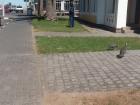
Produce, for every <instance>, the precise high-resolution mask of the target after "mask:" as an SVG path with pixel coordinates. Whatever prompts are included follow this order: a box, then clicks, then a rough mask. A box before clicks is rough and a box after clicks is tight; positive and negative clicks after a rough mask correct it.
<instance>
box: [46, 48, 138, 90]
mask: <svg viewBox="0 0 140 105" xmlns="http://www.w3.org/2000/svg"><path fill="white" fill-rule="evenodd" d="M118 53H119V52H116V51H115V52H114V51H113V52H88V53H66V54H65V53H64V54H56V55H47V56H46V57H45V58H44V62H46V63H45V65H46V66H49V67H53V68H52V69H51V68H46V69H45V70H44V72H51V71H54V72H53V73H51V74H49V73H45V75H44V77H45V79H46V81H47V77H54V78H56V77H58V76H59V79H61V78H62V79H61V80H63V81H61V82H60V84H61V85H64V86H65V88H63V90H62V88H61V91H65V92H67V91H68V92H70V91H71V92H74V91H76V92H77V91H97V90H115V89H125V88H139V87H140V84H139V83H140V78H139V77H140V62H139V61H140V51H139V50H136V51H128V53H127V55H126V56H125V57H124V58H123V59H117V58H116V55H117V54H118ZM47 58H49V59H47ZM58 58H59V59H58ZM60 58H61V59H60ZM56 61H57V62H56ZM65 61H68V62H65ZM47 62H53V63H49V64H48V63H47ZM54 65H57V66H59V65H61V67H60V68H57V66H54ZM66 65H67V66H66ZM61 85H60V86H61ZM45 86H46V87H47V86H49V84H48V83H47V82H45ZM52 86H54V87H53V88H51V89H50V90H47V91H52V90H53V89H54V90H55V91H59V88H57V87H55V84H54V85H52ZM58 86H59V82H58Z"/></svg>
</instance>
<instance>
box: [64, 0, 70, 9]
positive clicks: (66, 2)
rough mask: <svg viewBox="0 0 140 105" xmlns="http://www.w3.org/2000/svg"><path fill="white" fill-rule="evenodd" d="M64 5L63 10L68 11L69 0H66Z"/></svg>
mask: <svg viewBox="0 0 140 105" xmlns="http://www.w3.org/2000/svg"><path fill="white" fill-rule="evenodd" d="M64 6H65V10H66V11H69V8H70V1H69V0H66V1H65V4H64Z"/></svg>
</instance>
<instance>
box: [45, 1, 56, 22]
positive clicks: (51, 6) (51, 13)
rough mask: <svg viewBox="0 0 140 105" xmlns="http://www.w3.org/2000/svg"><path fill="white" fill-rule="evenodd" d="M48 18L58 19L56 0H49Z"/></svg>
mask: <svg viewBox="0 0 140 105" xmlns="http://www.w3.org/2000/svg"><path fill="white" fill-rule="evenodd" d="M46 14H47V19H48V20H55V19H56V0H48V1H47V11H46Z"/></svg>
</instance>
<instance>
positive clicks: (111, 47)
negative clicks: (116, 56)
mask: <svg viewBox="0 0 140 105" xmlns="http://www.w3.org/2000/svg"><path fill="white" fill-rule="evenodd" d="M117 48H118V45H117V44H115V43H112V44H110V45H109V46H108V49H107V50H115V49H117Z"/></svg>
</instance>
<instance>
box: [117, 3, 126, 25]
mask: <svg viewBox="0 0 140 105" xmlns="http://www.w3.org/2000/svg"><path fill="white" fill-rule="evenodd" d="M127 7H128V0H118V6H117V16H116V27H115V28H123V27H126V22H127Z"/></svg>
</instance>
